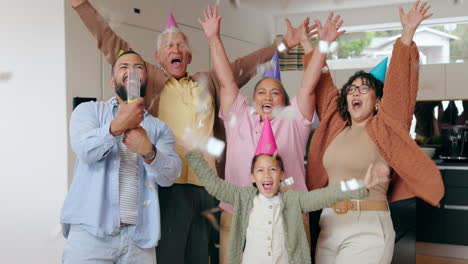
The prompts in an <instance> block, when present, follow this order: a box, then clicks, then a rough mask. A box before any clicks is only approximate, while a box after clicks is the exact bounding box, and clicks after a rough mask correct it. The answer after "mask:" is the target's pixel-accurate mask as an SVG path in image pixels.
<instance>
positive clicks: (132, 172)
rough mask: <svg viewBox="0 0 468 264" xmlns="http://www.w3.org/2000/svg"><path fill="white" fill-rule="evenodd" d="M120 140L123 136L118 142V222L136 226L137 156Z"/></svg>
mask: <svg viewBox="0 0 468 264" xmlns="http://www.w3.org/2000/svg"><path fill="white" fill-rule="evenodd" d="M122 138H123V135H121V136H120V138H119V140H118V145H119V154H120V167H119V205H120V222H121V223H126V224H132V225H136V224H137V222H138V217H137V216H138V210H137V208H138V154H137V153H134V152H131V151H130V150H129V149H128V148H127V146H126V145H125V144H124V143H122Z"/></svg>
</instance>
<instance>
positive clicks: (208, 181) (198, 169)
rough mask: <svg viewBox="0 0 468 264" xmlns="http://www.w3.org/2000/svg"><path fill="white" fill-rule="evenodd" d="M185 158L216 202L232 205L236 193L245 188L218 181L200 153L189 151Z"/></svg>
mask: <svg viewBox="0 0 468 264" xmlns="http://www.w3.org/2000/svg"><path fill="white" fill-rule="evenodd" d="M185 158H186V159H187V162H188V164H189V166H190V167H191V168H192V169H193V171H194V172H195V174H196V175H197V177H198V178H199V179H200V181H201V182H202V183H203V187H205V189H206V191H207V192H208V193H209V194H211V195H213V196H214V197H216V199H218V200H221V201H223V202H225V203H228V204H231V205H234V200H235V194H236V192H238V191H240V189H241V188H245V187H239V186H236V185H234V184H231V183H228V182H226V181H224V180H222V179H220V178H219V177H218V176H217V175H216V173H215V172H214V171H213V170H212V169H211V168H210V166H208V163H207V162H206V160H205V159H204V158H203V153H202V152H201V151H198V150H193V151H189V152H187V154H186V155H185Z"/></svg>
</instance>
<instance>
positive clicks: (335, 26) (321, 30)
mask: <svg viewBox="0 0 468 264" xmlns="http://www.w3.org/2000/svg"><path fill="white" fill-rule="evenodd" d="M315 24H317V31H318V37H319V39H320V40H324V41H327V42H333V41H335V40H336V39H337V38H338V37H339V36H341V35H342V34H344V33H345V32H346V31H345V30H341V31H338V30H339V29H340V27H341V26H342V25H343V20H342V19H341V16H340V15H336V16H335V15H334V14H333V12H330V14H329V15H328V18H327V22H326V23H325V26H322V23H320V21H319V20H318V19H316V20H315Z"/></svg>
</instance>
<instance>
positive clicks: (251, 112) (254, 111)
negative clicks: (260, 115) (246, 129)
mask: <svg viewBox="0 0 468 264" xmlns="http://www.w3.org/2000/svg"><path fill="white" fill-rule="evenodd" d="M256 113H257V110H256V109H255V107H253V106H251V107H250V115H255V114H256Z"/></svg>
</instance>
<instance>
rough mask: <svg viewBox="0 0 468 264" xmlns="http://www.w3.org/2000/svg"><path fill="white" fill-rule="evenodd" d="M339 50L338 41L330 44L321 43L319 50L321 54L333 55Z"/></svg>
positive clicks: (322, 41) (323, 41)
mask: <svg viewBox="0 0 468 264" xmlns="http://www.w3.org/2000/svg"><path fill="white" fill-rule="evenodd" d="M337 48H338V43H337V42H336V41H333V42H332V43H329V42H327V41H325V40H320V41H319V50H320V52H321V53H333V52H335V51H336V49H337Z"/></svg>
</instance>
